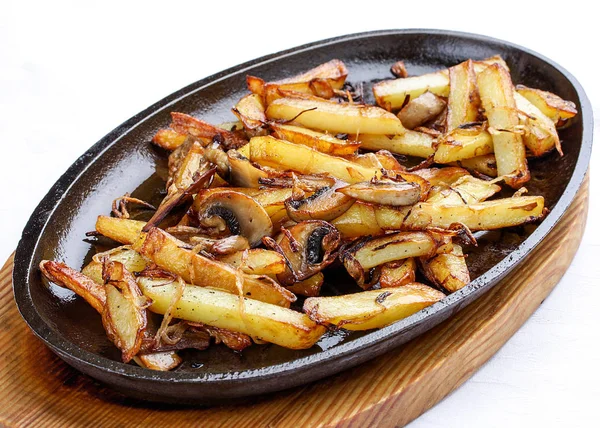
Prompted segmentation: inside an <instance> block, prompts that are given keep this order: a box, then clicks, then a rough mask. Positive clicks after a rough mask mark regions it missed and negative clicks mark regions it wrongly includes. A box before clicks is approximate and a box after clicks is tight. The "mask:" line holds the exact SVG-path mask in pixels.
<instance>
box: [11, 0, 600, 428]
mask: <svg viewBox="0 0 600 428" xmlns="http://www.w3.org/2000/svg"><path fill="white" fill-rule="evenodd" d="M84 3H87V2H72V3H69V2H65V1H51V2H44V3H42V2H39V3H34V2H32V1H19V2H8V3H7V2H5V1H4V0H2V1H1V2H0V144H1V145H2V149H3V153H4V155H3V156H2V157H3V159H4V161H2V164H1V165H2V166H1V167H0V183H2V189H3V202H2V203H1V204H0V209H1V212H2V217H1V220H2V221H1V222H0V228H1V229H0V236H2V239H1V244H0V245H1V246H0V256H1V257H2V259H3V260H4V259H5V258H7V257H8V256H9V254H10V253H11V252H12V251H13V249H14V248H15V246H16V244H17V242H18V239H19V237H20V233H21V230H22V228H23V227H24V225H25V222H26V220H27V218H28V217H29V215H30V213H31V211H32V210H33V209H34V208H35V206H36V204H37V202H38V201H39V200H40V199H41V198H42V197H43V196H44V195H45V193H46V192H47V190H48V189H49V188H50V186H51V185H52V184H53V183H54V182H55V181H56V180H57V179H58V177H59V176H60V175H61V174H62V172H64V171H65V170H66V168H67V167H68V166H69V165H70V164H71V163H72V162H73V161H74V160H75V159H76V158H77V157H78V156H79V155H80V154H82V153H83V152H84V151H85V150H86V149H87V148H88V147H89V146H91V145H92V144H93V143H94V142H96V141H97V140H99V139H100V138H101V137H102V136H103V135H105V134H106V133H107V132H108V131H110V130H112V129H113V128H114V127H116V126H117V125H119V124H120V123H122V122H123V121H125V120H126V119H128V118H129V117H131V116H133V115H134V114H135V113H137V112H138V111H140V110H142V109H144V108H145V107H147V106H149V105H150V104H152V103H154V102H155V101H157V100H159V99H160V98H162V97H164V96H166V95H168V94H170V93H172V92H174V91H175V90H178V89H180V88H181V87H183V86H185V85H187V84H189V83H192V82H194V81H196V80H199V79H201V78H203V77H206V76H208V75H211V74H213V73H216V72H218V71H220V70H223V69H225V68H228V67H230V66H233V65H236V64H238V63H240V62H244V61H247V60H251V59H253V58H256V57H259V56H262V55H265V54H269V53H272V52H277V51H279V50H283V49H287V48H290V47H293V46H296V45H300V44H304V43H307V42H311V41H316V40H319V39H322V38H327V37H333V36H337V35H342V34H346V33H352V32H359V31H367V30H376V29H390V28H442V29H453V30H462V31H468V32H475V33H481V34H485V35H489V36H493V37H497V38H501V39H505V40H508V41H511V42H514V43H517V44H521V45H524V46H526V47H528V48H531V49H533V50H536V51H538V52H540V53H541V54H543V55H546V56H548V57H550V58H552V59H553V60H555V61H557V62H558V63H560V64H562V65H563V66H564V67H566V68H567V69H568V70H569V71H571V72H572V73H573V74H574V75H575V76H576V77H577V78H578V79H579V81H580V82H581V84H582V85H583V86H584V88H585V89H586V91H587V93H588V96H589V97H590V99H591V101H592V104H593V106H594V110H595V115H596V117H600V85H599V83H598V80H599V78H598V75H599V71H598V66H599V65H600V64H599V61H598V54H597V52H596V48H597V46H598V42H599V41H600V35H599V34H600V33H599V32H598V29H599V28H598V27H599V26H600V25H599V22H598V15H597V14H596V13H595V12H594V11H593V10H592V9H591V6H585V5H584V4H583V2H581V3H579V2H577V1H570V2H564V1H562V2H552V1H545V2H543V3H542V2H540V4H536V5H535V6H534V5H533V4H530V3H537V2H526V1H519V2H510V1H504V2H503V1H488V2H460V1H444V2H440V3H437V2H434V1H428V2H424V1H414V2H411V1H400V0H397V1H394V2H389V4H383V3H382V4H378V2H375V1H368V2H361V3H358V2H357V3H352V2H350V1H348V2H346V3H343V2H339V1H338V2H334V3H335V5H329V4H326V3H327V2H325V1H318V2H312V1H278V2H259V1H254V2H253V1H248V2H246V3H245V4H235V3H234V2H231V1H217V2H210V5H208V4H207V5H201V2H199V1H198V2H189V3H179V2H175V1H170V2H163V3H160V4H158V5H151V3H150V2H140V3H139V4H134V3H133V2H125V1H120V2H113V1H102V2H96V3H97V5H87V4H84ZM589 4H592V3H591V2H590V3H589ZM598 124H599V121H598V120H596V124H595V133H596V135H598V134H600V129H599V126H598ZM598 157H599V156H598V150H597V149H596V150H595V152H594V155H593V159H592V162H591V164H592V166H591V169H592V183H591V205H590V214H589V219H590V220H589V223H588V227H587V231H586V234H585V237H584V239H583V243H582V245H581V249H580V250H579V252H578V254H577V256H576V258H575V260H574V262H573V264H572V266H571V268H570V269H569V271H568V272H567V274H566V276H565V277H564V278H563V280H562V281H561V282H560V284H559V285H558V287H557V288H556V290H555V291H554V292H553V293H552V295H551V296H550V297H549V298H548V299H547V300H546V301H545V302H544V303H543V305H542V306H541V307H540V308H539V310H538V311H537V312H536V313H535V314H534V315H533V317H532V318H531V319H530V320H529V321H528V322H527V323H526V324H525V325H524V326H523V328H521V330H520V331H519V332H518V333H517V334H516V335H515V336H514V337H513V338H512V339H511V340H510V341H509V342H508V343H507V344H506V345H505V346H504V347H503V348H502V349H501V350H500V352H498V354H497V355H496V356H494V357H493V358H492V359H491V360H490V361H489V362H488V363H487V364H486V365H485V366H484V367H483V368H482V369H481V370H479V371H478V372H477V373H475V374H474V376H473V377H472V378H471V379H470V380H469V381H467V382H466V383H465V384H464V385H463V386H462V387H461V388H459V389H458V390H457V391H456V392H454V393H453V394H452V395H450V396H449V397H448V398H446V399H445V400H444V401H442V402H441V403H439V404H438V405H437V406H435V407H434V408H433V409H432V410H430V411H428V412H427V413H426V414H425V415H423V416H422V417H420V418H419V419H418V420H417V421H415V422H414V423H413V424H412V425H411V427H413V428H421V427H441V426H443V427H445V428H450V427H465V426H466V427H479V426H534V427H536V426H570V427H572V426H598V420H597V419H598V418H597V411H598V407H597V406H598V405H599V404H598V403H599V402H600V356H599V355H600V353H599V352H598V344H597V342H598V340H599V338H600V337H599V333H598V327H599V326H600V314H599V309H600V307H599V303H598V302H599V300H600V288H599V287H598V286H597V284H598V277H600V262H599V261H598V253H599V252H600V244H599V243H598V238H599V233H598V232H599V228H598V226H597V223H596V219H597V218H598V215H599V213H600V206H599V204H598V198H597V196H598V185H599V179H598V177H600V172H598V171H600V159H598ZM594 223H596V224H594ZM389 417H390V418H392V419H393V415H389Z"/></svg>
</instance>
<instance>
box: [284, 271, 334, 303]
mask: <svg viewBox="0 0 600 428" xmlns="http://www.w3.org/2000/svg"><path fill="white" fill-rule="evenodd" d="M324 280H325V275H323V272H317V273H316V274H314V275H313V276H311V277H309V278H306V279H305V280H303V281H300V282H297V283H295V284H294V285H290V286H289V287H287V289H288V290H290V291H291V292H292V293H294V294H299V295H301V296H306V297H317V296H318V295H319V292H320V291H321V286H322V285H323V281H324Z"/></svg>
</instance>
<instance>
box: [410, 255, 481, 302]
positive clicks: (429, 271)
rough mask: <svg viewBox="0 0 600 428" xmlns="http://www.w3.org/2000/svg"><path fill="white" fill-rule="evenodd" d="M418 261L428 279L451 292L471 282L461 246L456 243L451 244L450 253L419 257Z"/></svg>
mask: <svg viewBox="0 0 600 428" xmlns="http://www.w3.org/2000/svg"><path fill="white" fill-rule="evenodd" d="M419 263H420V264H421V268H422V271H423V274H424V275H425V277H426V278H427V279H428V280H429V281H431V282H432V283H433V284H435V285H437V286H438V287H443V288H444V289H446V290H448V291H449V292H451V293H454V292H455V291H458V290H460V289H461V288H463V287H464V286H466V285H467V284H468V283H469V282H471V277H470V276H469V269H468V268H467V263H466V262H465V256H464V255H463V251H462V247H461V246H460V245H458V244H453V249H452V252H451V253H443V254H438V255H436V256H434V257H432V258H427V257H421V258H419Z"/></svg>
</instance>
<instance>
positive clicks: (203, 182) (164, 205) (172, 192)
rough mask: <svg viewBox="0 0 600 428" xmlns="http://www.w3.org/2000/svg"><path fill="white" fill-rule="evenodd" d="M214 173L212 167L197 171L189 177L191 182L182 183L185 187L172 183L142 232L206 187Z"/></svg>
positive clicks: (214, 169)
mask: <svg viewBox="0 0 600 428" xmlns="http://www.w3.org/2000/svg"><path fill="white" fill-rule="evenodd" d="M208 165H210V164H208V163H206V164H205V166H208ZM215 171H216V168H214V167H213V168H210V169H205V168H202V169H199V170H197V171H196V173H194V175H192V176H191V178H190V180H191V182H189V181H185V182H183V186H185V187H179V185H177V184H176V183H173V184H172V185H171V186H170V187H169V191H168V192H167V196H165V198H164V199H163V200H162V202H161V203H160V205H159V207H158V209H157V210H156V212H155V213H154V215H153V216H152V218H151V219H150V220H148V222H147V223H146V225H145V226H144V228H143V229H142V231H143V232H148V231H149V230H150V229H152V228H153V227H155V226H156V225H158V224H159V223H160V222H161V221H162V220H163V219H164V218H165V217H166V216H167V214H169V213H170V212H171V210H172V209H173V208H175V207H176V206H177V205H179V204H180V203H181V202H183V201H184V200H185V199H186V198H187V197H188V196H191V195H193V194H195V193H198V191H200V190H202V189H204V188H206V187H208V186H209V185H210V183H211V182H212V179H213V177H214V176H215Z"/></svg>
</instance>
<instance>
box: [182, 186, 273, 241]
mask: <svg viewBox="0 0 600 428" xmlns="http://www.w3.org/2000/svg"><path fill="white" fill-rule="evenodd" d="M188 214H189V215H190V216H191V217H192V218H194V219H196V221H197V222H198V223H199V224H200V225H201V226H203V227H210V226H215V227H217V228H219V227H222V226H225V227H226V228H227V229H228V230H229V233H230V234H231V235H241V236H243V237H244V238H246V239H247V240H248V242H250V245H251V246H252V247H255V246H257V245H258V244H260V242H261V239H262V237H263V236H271V234H272V233H273V223H272V222H271V219H270V218H269V215H268V214H267V212H266V211H265V209H264V208H263V207H262V206H261V205H260V204H259V203H258V202H256V201H255V200H254V199H252V198H251V197H250V196H246V195H244V194H243V193H239V192H235V191H232V190H228V189H222V190H216V189H215V190H213V191H210V192H208V194H207V195H203V196H200V195H199V196H198V197H196V200H195V201H194V204H193V205H192V208H191V209H190V212H189V213H188Z"/></svg>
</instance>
